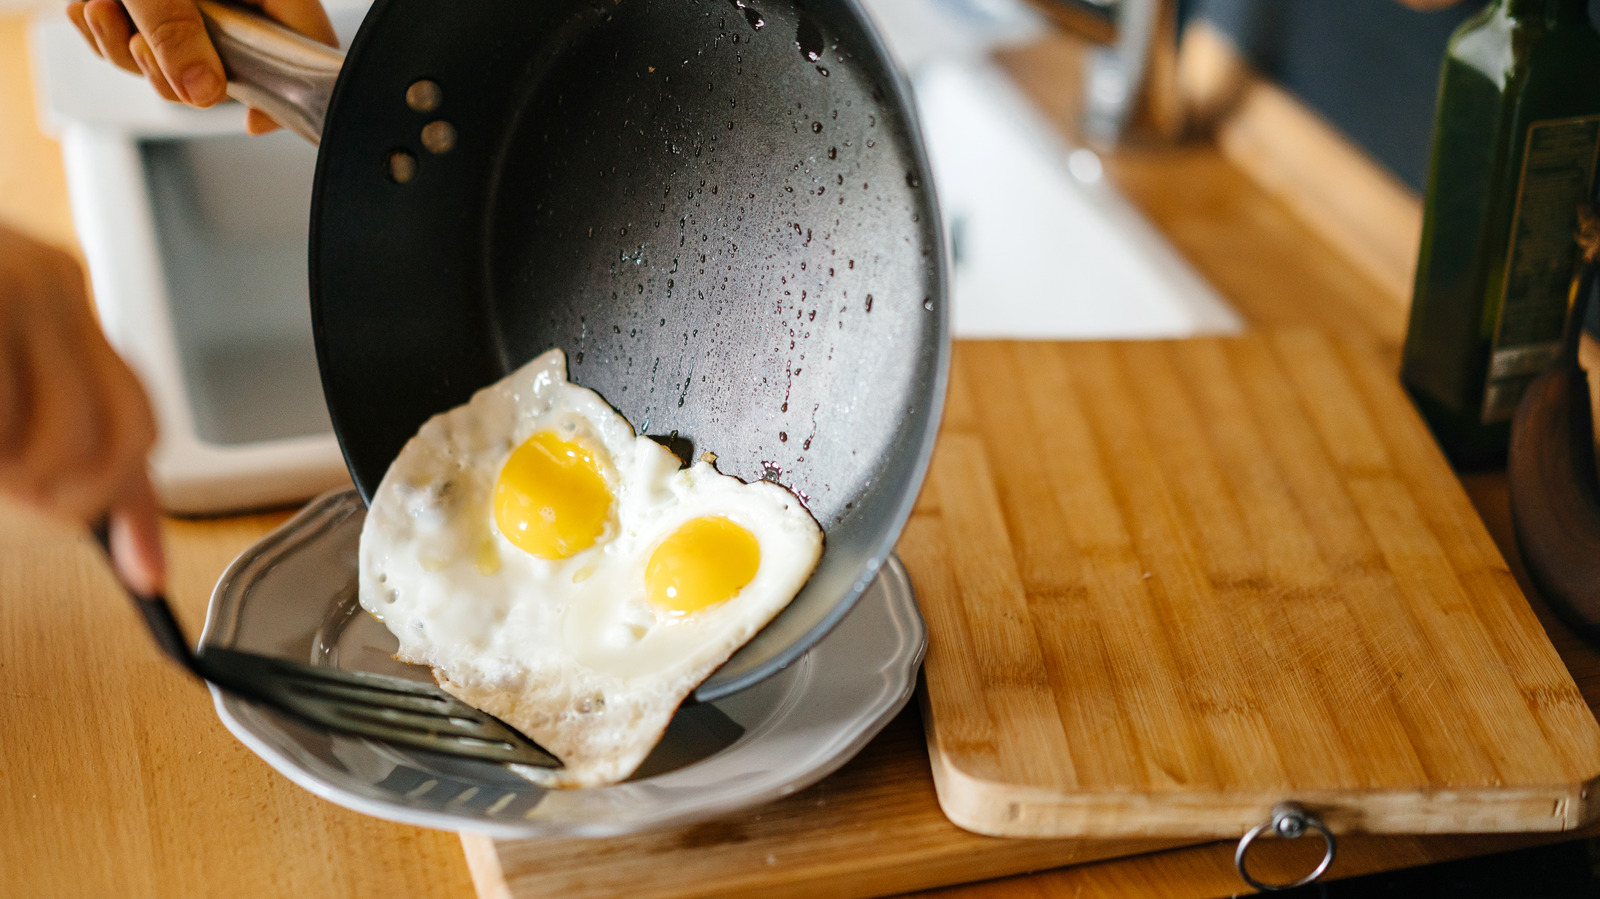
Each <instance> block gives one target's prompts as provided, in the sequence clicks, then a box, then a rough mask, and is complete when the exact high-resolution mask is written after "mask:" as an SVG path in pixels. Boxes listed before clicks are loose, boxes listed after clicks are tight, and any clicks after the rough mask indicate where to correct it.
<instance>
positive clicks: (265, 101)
mask: <svg viewBox="0 0 1600 899" xmlns="http://www.w3.org/2000/svg"><path fill="white" fill-rule="evenodd" d="M200 14H201V17H202V18H204V19H205V23H206V31H207V32H208V33H209V34H210V35H211V42H212V43H213V44H215V45H216V48H217V55H218V56H220V57H221V58H222V67H223V69H224V70H225V71H226V72H227V75H228V96H230V97H232V98H234V99H235V100H238V101H239V102H241V103H244V104H245V105H247V106H252V107H255V108H256V109H259V110H261V111H262V112H264V113H266V114H267V115H270V116H272V117H273V118H274V119H275V120H277V122H278V124H280V125H282V126H284V127H285V128H288V129H289V130H291V131H293V132H294V133H296V134H298V135H300V136H301V137H303V138H305V139H306V140H308V141H310V142H311V143H312V145H316V144H318V143H319V142H320V141H321V140H322V123H323V120H324V119H325V118H326V117H327V114H328V100H329V98H330V97H332V96H333V85H334V82H335V81H337V80H338V78H339V69H340V68H341V67H342V66H343V65H344V54H343V53H340V52H339V51H338V50H335V49H334V48H332V47H328V46H325V45H323V44H319V43H317V42H316V41H314V40H312V39H310V38H308V37H305V36H304V35H300V34H296V33H295V32H293V31H290V30H289V29H287V28H285V27H283V26H282V25H279V24H278V23H276V22H274V21H272V20H270V19H268V18H266V17H265V16H262V15H259V14H257V13H253V12H248V11H245V10H242V9H239V8H237V7H233V6H227V5H224V4H221V3H216V2H213V0H200Z"/></svg>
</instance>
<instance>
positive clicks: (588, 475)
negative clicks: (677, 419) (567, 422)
mask: <svg viewBox="0 0 1600 899" xmlns="http://www.w3.org/2000/svg"><path fill="white" fill-rule="evenodd" d="M493 503H494V520H495V524H496V525H498V526H499V527H500V533H502V534H504V535H505V536H506V539H507V540H510V541H511V542H512V544H514V545H515V546H517V547H518V548H519V549H522V550H523V551H525V552H528V553H531V554H533V555H535V556H538V557H539V558H541V559H565V558H567V557H569V556H571V555H573V554H575V553H578V552H581V551H583V550H585V549H587V548H589V547H590V546H593V545H594V541H595V538H597V537H599V536H600V532H601V531H603V530H605V527H606V519H607V518H609V517H610V516H611V490H610V488H608V487H607V486H606V481H605V478H604V477H602V476H601V474H600V463H599V461H598V460H597V459H595V455H594V453H592V452H590V451H589V450H588V449H587V448H585V447H584V446H583V445H582V444H579V443H573V442H570V441H567V440H562V439H561V437H560V436H558V435H557V434H556V433H555V432H554V431H540V432H539V433H537V434H534V435H533V436H532V437H529V438H528V440H527V442H525V443H523V444H522V445H521V446H519V447H517V449H516V452H513V453H512V454H511V458H510V459H507V460H506V464H505V467H504V468H501V469H500V477H499V478H498V479H497V480H496V481H495V484H494V499H493Z"/></svg>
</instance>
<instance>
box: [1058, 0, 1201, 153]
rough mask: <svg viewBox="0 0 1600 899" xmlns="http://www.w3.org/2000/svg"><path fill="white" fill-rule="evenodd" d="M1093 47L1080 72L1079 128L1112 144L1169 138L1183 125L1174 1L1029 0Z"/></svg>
mask: <svg viewBox="0 0 1600 899" xmlns="http://www.w3.org/2000/svg"><path fill="white" fill-rule="evenodd" d="M1034 2H1035V4H1036V5H1038V6H1040V7H1043V8H1044V9H1046V11H1047V12H1048V13H1050V16H1051V18H1052V19H1053V20H1054V21H1055V22H1056V23H1057V24H1059V25H1061V26H1062V27H1064V28H1065V29H1066V30H1068V31H1070V32H1073V33H1075V34H1077V35H1078V36H1080V37H1082V38H1084V39H1086V40H1088V41H1090V42H1091V43H1093V44H1095V45H1096V46H1095V47H1094V48H1093V50H1092V51H1091V52H1090V54H1089V58H1088V62H1087V70H1086V71H1085V72H1084V105H1083V121H1082V128H1083V135H1084V137H1085V138H1087V139H1088V140H1089V141H1090V142H1091V143H1095V144H1101V145H1116V144H1119V143H1122V142H1124V141H1125V140H1128V139H1130V138H1132V137H1133V136H1135V135H1138V136H1141V137H1154V138H1156V139H1160V140H1174V139H1176V138H1177V137H1178V136H1179V134H1180V133H1181V132H1182V130H1183V111H1182V105H1181V103H1180V102H1179V98H1178V91H1177V66H1178V21H1177V18H1178V10H1177V3H1176V0H1034Z"/></svg>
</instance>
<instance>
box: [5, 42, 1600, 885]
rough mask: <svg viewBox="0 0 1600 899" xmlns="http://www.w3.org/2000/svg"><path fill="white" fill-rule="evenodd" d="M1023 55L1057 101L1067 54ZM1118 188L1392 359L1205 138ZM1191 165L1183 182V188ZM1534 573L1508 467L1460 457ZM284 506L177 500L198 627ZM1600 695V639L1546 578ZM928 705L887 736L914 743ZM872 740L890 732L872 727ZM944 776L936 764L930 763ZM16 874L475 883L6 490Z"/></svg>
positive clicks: (35, 175) (47, 173)
mask: <svg viewBox="0 0 1600 899" xmlns="http://www.w3.org/2000/svg"><path fill="white" fill-rule="evenodd" d="M25 43H26V42H25V24H24V22H23V21H22V20H21V19H20V18H19V17H16V16H9V17H7V16H0V79H3V80H4V83H7V84H10V85H12V86H13V89H12V90H11V91H8V92H3V93H0V218H4V219H6V220H8V221H10V222H12V223H15V224H17V225H19V226H21V227H24V228H26V229H28V230H31V231H33V232H34V233H37V234H39V235H41V236H43V237H45V238H47V239H50V240H54V241H56V242H58V243H61V244H63V245H70V244H71V241H72V234H71V228H70V220H71V219H70V212H69V210H68V207H67V201H66V189H65V179H64V176H63V173H62V168H61V162H60V156H59V150H58V148H57V147H56V146H55V144H54V143H52V142H51V141H49V140H48V139H47V138H45V137H43V136H42V135H40V134H39V133H38V130H37V127H36V124H35V114H34V109H33V107H32V103H31V95H30V94H29V93H28V92H27V91H26V90H24V89H23V87H24V86H26V85H29V84H30V83H31V80H30V73H29V70H28V62H27V60H28V56H27V53H26V49H25ZM1007 64H1008V65H1009V66H1010V67H1011V69H1012V70H1013V72H1015V73H1016V74H1018V76H1019V78H1021V79H1022V80H1023V81H1024V82H1025V83H1028V84H1030V85H1031V86H1033V87H1034V88H1035V89H1036V95H1037V96H1039V97H1040V98H1041V99H1042V100H1043V101H1044V102H1046V103H1051V104H1053V103H1054V102H1055V101H1056V100H1058V99H1060V96H1061V91H1060V88H1059V86H1057V87H1055V88H1052V85H1057V84H1058V82H1056V81H1055V80H1053V79H1052V78H1051V77H1050V75H1051V73H1052V72H1054V71H1058V70H1059V67H1060V65H1061V57H1060V55H1059V53H1057V52H1056V50H1054V49H1052V48H1050V47H1042V48H1038V49H1036V50H1031V51H1024V52H1021V53H1017V54H1013V55H1012V56H1010V57H1009V58H1008V59H1007ZM1107 168H1108V171H1109V172H1110V173H1111V175H1112V177H1113V178H1114V179H1115V181H1116V182H1117V184H1118V185H1119V186H1120V187H1121V188H1122V189H1123V190H1124V192H1125V193H1126V194H1127V195H1128V196H1129V197H1130V198H1131V200H1132V201H1133V202H1134V203H1135V205H1137V206H1138V207H1139V208H1140V209H1141V210H1142V211H1143V212H1144V213H1145V214H1146V215H1147V216H1148V217H1149V218H1150V219H1151V220H1152V221H1153V222H1154V223H1155V224H1156V225H1157V226H1158V227H1159V228H1160V229H1161V230H1162V231H1163V232H1165V233H1166V234H1167V236H1168V237H1169V238H1170V239H1171V241H1172V242H1173V243H1174V245H1175V246H1176V247H1177V249H1178V250H1179V251H1180V252H1182V253H1183V254H1184V255H1185V256H1187V257H1188V258H1189V259H1190V260H1191V261H1192V262H1193V263H1194V264H1195V266H1196V267H1197V268H1198V269H1199V270H1200V272H1201V273H1202V274H1203V275H1204V276H1205V277H1207V278H1208V279H1210V281H1211V282H1212V283H1213V284H1214V285H1215V286H1216V287H1217V288H1218V289H1219V290H1220V291H1221V293H1222V294H1223V295H1225V296H1226V297H1227V298H1228V299H1229V301H1230V302H1232V303H1233V304H1234V306H1235V308H1237V309H1238V310H1239V311H1240V312H1241V313H1243V314H1244V315H1245V316H1246V317H1247V318H1248V319H1249V321H1250V322H1251V323H1252V324H1255V325H1262V326H1276V325H1308V324H1309V325H1314V326H1317V327H1320V328H1323V329H1326V330H1329V331H1332V332H1337V333H1339V334H1341V335H1344V336H1346V337H1351V338H1355V339H1357V340H1360V341H1364V342H1366V343H1368V344H1370V345H1371V346H1372V347H1373V348H1374V350H1375V351H1376V352H1378V353H1380V354H1384V355H1385V356H1388V357H1390V358H1395V357H1397V354H1398V345H1399V340H1400V337H1401V335H1402V333H1403V330H1404V299H1403V297H1396V296H1394V295H1393V291H1392V290H1389V291H1385V290H1384V289H1383V288H1382V287H1381V286H1379V285H1378V284H1376V283H1375V282H1374V280H1373V279H1372V278H1371V277H1370V276H1369V275H1368V274H1367V273H1364V272H1363V271H1362V270H1361V269H1360V268H1359V267H1357V266H1356V265H1354V264H1352V263H1351V262H1350V261H1348V259H1347V257H1345V256H1343V255H1341V254H1339V253H1337V252H1335V251H1334V250H1333V249H1331V248H1330V247H1329V246H1328V245H1327V244H1326V243H1325V242H1323V241H1322V240H1321V239H1319V237H1318V235H1317V234H1316V233H1314V232H1313V231H1312V230H1310V229H1309V228H1307V227H1306V226H1305V225H1304V224H1303V223H1302V221H1301V219H1299V218H1297V217H1296V216H1295V215H1294V214H1293V212H1292V211H1291V210H1290V209H1289V208H1288V207H1287V206H1286V205H1285V204H1284V203H1282V202H1280V201H1279V200H1278V199H1275V198H1274V197H1273V196H1270V195H1269V194H1267V193H1265V192H1264V191H1263V190H1262V189H1260V188H1259V187H1258V186H1257V184H1256V183H1255V182H1254V181H1252V180H1251V179H1249V178H1247V177H1246V176H1245V175H1243V174H1242V173H1241V172H1240V171H1239V170H1237V169H1236V168H1234V167H1233V166H1232V165H1230V164H1229V162H1228V161H1227V160H1226V159H1225V158H1224V157H1223V155H1222V153H1221V152H1219V150H1218V149H1217V148H1216V147H1215V146H1213V145H1210V144H1198V145H1190V146H1183V147H1177V148H1165V149H1160V150H1148V151H1128V152H1123V153H1119V154H1116V155H1113V156H1111V157H1108V159H1107ZM1179 185H1181V188H1182V189H1176V188H1177V187H1178V186H1179ZM1466 485H1467V488H1468V491H1469V493H1470V494H1471V496H1472V498H1473V501H1474V503H1475V504H1476V506H1477V508H1478V510H1479V512H1480V513H1481V514H1482V515H1483V517H1484V520H1485V521H1486V522H1487V523H1488V525H1489V528H1490V531H1491V533H1492V534H1493V535H1494V537H1495V539H1496V541H1497V543H1498V544H1499V545H1500V547H1501V548H1502V550H1503V551H1504V552H1505V553H1506V555H1507V556H1508V558H1509V559H1510V560H1511V563H1512V566H1513V569H1514V570H1515V571H1516V572H1517V573H1518V576H1519V579H1521V580H1522V581H1523V585H1524V589H1525V590H1529V591H1530V593H1531V589H1530V588H1528V586H1527V583H1526V578H1525V576H1524V575H1523V573H1522V571H1521V568H1520V566H1519V564H1518V563H1517V561H1516V558H1515V551H1514V547H1513V545H1512V542H1511V536H1510V527H1509V517H1508V512H1507V498H1506V491H1505V484H1504V479H1503V477H1501V476H1499V475H1494V474H1490V475H1480V476H1473V477H1470V478H1467V479H1466ZM285 517H287V513H286V512H274V513H268V514H260V515H249V516H238V517H231V518H224V519H213V520H172V521H169V522H167V526H166V537H167V541H168V547H169V553H170V556H171V562H172V589H171V599H172V600H173V603H174V605H175V607H176V610H177V612H178V615H179V617H180V618H181V619H182V621H183V623H184V624H185V626H186V627H187V628H189V629H190V631H191V632H193V633H198V631H199V628H200V625H201V623H202V621H203V618H204V614H205V607H206V603H207V600H208V598H209V595H210V592H211V588H212V585H213V584H214V583H215V581H216V579H217V577H218V575H219V574H220V572H221V571H222V569H223V568H224V567H225V566H226V564H227V563H228V562H229V561H230V560H231V559H232V558H233V557H234V555H236V554H237V553H238V552H239V551H241V550H242V549H244V548H245V547H246V546H249V545H250V544H251V543H253V542H255V541H256V540H257V539H259V538H260V537H261V536H262V535H264V534H265V533H266V532H268V531H269V530H271V529H272V528H273V527H275V526H276V525H277V524H279V523H280V522H281V521H282V520H284V518H285ZM1534 605H1535V609H1536V611H1538V613H1539V615H1540V618H1541V620H1542V621H1543V622H1544V624H1545V626H1546V628H1547V630H1548V631H1549V633H1550V636H1551V639H1552V640H1553V641H1554V643H1555V645H1556V647H1557V649H1558V650H1559V651H1560V653H1561V655H1562V657H1563V659H1564V661H1565V662H1566V664H1567V665H1568V667H1569V669H1570V670H1571V671H1572V673H1573V675H1574V677H1575V679H1576V680H1577V683H1578V686H1579V687H1580V689H1581V690H1582V691H1583V694H1584V696H1585V698H1586V699H1587V700H1588V702H1589V703H1590V706H1591V708H1595V707H1600V653H1596V652H1595V651H1594V650H1592V649H1590V648H1588V647H1586V646H1584V645H1583V644H1581V643H1580V642H1579V641H1577V639H1576V638H1575V637H1573V636H1572V635H1571V633H1570V632H1568V631H1567V630H1566V629H1565V628H1563V627H1562V626H1560V625H1559V624H1558V623H1555V622H1554V621H1553V620H1552V619H1551V617H1550V615H1549V614H1548V612H1547V610H1546V609H1545V608H1544V607H1543V605H1542V604H1541V603H1539V602H1538V601H1537V599H1535V600H1534ZM917 727H918V722H917V719H916V717H915V714H914V712H908V713H907V714H905V715H902V716H901V717H900V718H899V719H897V720H896V721H895V722H894V723H893V724H892V725H891V726H890V729H889V730H888V731H886V733H885V734H884V735H883V736H882V737H880V739H879V741H878V743H877V744H875V746H877V745H879V744H882V745H885V746H887V745H889V744H892V743H894V742H896V741H900V742H902V743H903V742H904V741H908V740H910V741H915V740H916V739H917V735H916V734H917ZM868 751H869V752H871V751H873V750H872V749H870V748H869V750H868ZM930 790H931V784H930ZM1560 838H1562V837H1561V836H1560V835H1494V836H1435V837H1416V838H1411V837H1386V838H1378V837H1356V836H1352V837H1346V838H1344V839H1343V840H1342V841H1341V852H1340V859H1339V863H1338V865H1337V867H1336V869H1335V873H1336V874H1338V875H1341V876H1348V875H1352V874H1357V873H1363V872H1367V871H1373V870H1383V869H1388V868H1394V867H1400V866H1407V865H1415V864H1422V863H1426V862H1430V861H1436V860H1442V859H1447V858H1454V857H1461V856H1465V855H1474V854H1481V853H1485V852H1491V851H1495V850H1500V849H1508V848H1513V847H1518V846H1525V845H1531V844H1534V843H1540V842H1549V841H1551V840H1553V839H1560ZM1232 848H1233V847H1232V844H1231V843H1229V844H1212V845H1207V846H1200V847H1195V848H1190V849H1184V850H1175V851H1169V852H1162V853H1155V854H1150V855H1143V856H1138V857H1134V858H1129V859H1121V860H1117V861H1112V862H1103V863H1098V864H1090V865H1082V866H1077V867H1071V868H1062V869H1057V870H1054V871H1050V872H1045V873H1042V874H1036V875H1031V876H1025V877H1015V878H1007V879H1003V880H996V881H990V882H987V883H982V884H976V885H969V886H963V887H954V888H949V889H945V890H939V891H934V892H930V893H924V894H919V895H927V896H934V895H937V896H943V897H1011V896H1035V897H1052V896H1069V895H1070V896H1077V895H1100V896H1143V895H1163V896H1175V897H1181V896H1193V897H1206V896H1218V895H1225V894H1230V893H1233V892H1236V891H1237V890H1239V889H1240V888H1241V887H1242V884H1241V883H1240V882H1239V880H1238V877H1237V875H1236V874H1235V873H1234V871H1233V866H1232ZM0 883H5V884H6V885H7V888H8V889H7V892H8V894H9V893H15V894H16V895H19V896H20V895H27V896H52V895H73V896H76V895H117V896H130V897H136V896H163V897H168V896H211V895H233V894H245V895H253V896H301V895H336V896H351V897H356V896H375V897H392V896H402V895H403V896H406V897H408V899H423V897H440V899H445V897H449V899H467V897H471V896H473V895H474V893H473V889H472V884H471V880H470V878H469V876H468V871H467V867H466V863H465V861H464V858H463V856H462V851H461V844H460V842H459V840H458V839H457V837H456V836H455V835H453V834H449V833H443V832H439V831H430V830H422V829H419V828H414V827H408V826H404V825H398V824H392V823H389V822H385V821H380V820H377V819H374V818H368V817H365V816H362V815H359V814H356V813H354V812H350V811H346V810H345V809H343V808H340V807H338V806H335V805H333V804H331V803H328V802H324V801H322V800H320V799H317V798H316V797H314V796H312V795H311V794H310V793H308V792H306V791H304V790H301V789H300V788H299V787H296V786H294V785H293V784H291V783H290V782H289V781H288V780H287V779H286V778H284V777H282V776H280V775H278V774H277V773H276V772H274V771H272V770H271V769H270V768H269V767H268V766H267V765H266V764H265V763H264V762H262V761H261V760H260V759H258V758H257V757H256V756H255V755H254V754H252V753H251V752H250V751H249V750H247V749H246V748H244V746H242V745H241V744H240V743H239V742H238V741H237V740H235V739H234V738H233V737H232V736H231V735H230V734H228V732H227V731H226V730H225V729H224V728H223V727H222V725H221V724H220V723H219V721H218V720H217V717H216V715H215V713H214V712H213V710H212V708H211V704H210V700H209V696H208V695H207V694H206V693H205V691H203V690H201V689H200V688H198V687H197V686H196V685H195V684H193V683H191V682H188V681H186V680H185V678H184V677H183V676H182V675H180V674H179V673H178V672H176V671H174V670H173V669H172V668H171V667H170V666H169V665H168V664H166V663H165V662H164V661H163V660H162V659H161V658H160V657H158V656H157V655H156V654H155V653H153V652H151V651H150V646H149V644H148V642H147V641H146V639H145V638H144V635H143V633H142V629H141V626H140V625H139V623H138V622H137V621H136V620H135V618H134V616H133V615H132V614H131V613H130V611H129V609H128V608H127V603H126V602H125V601H124V600H123V599H121V597H120V595H119V592H118V589H117V588H116V586H115V584H114V583H113V581H112V580H111V577H110V575H109V574H108V573H107V572H106V570H105V569H104V567H103V566H102V564H101V563H100V561H99V558H98V556H97V553H96V551H95V550H94V549H93V547H92V546H91V544H90V543H89V542H88V541H87V540H86V539H85V538H84V537H82V536H81V535H79V534H77V533H76V532H73V531H71V530H69V529H65V528H61V527H58V526H55V525H52V524H50V523H48V522H41V521H38V520H37V519H35V518H32V517H30V516H28V515H26V514H24V513H21V512H18V511H16V510H11V509H0Z"/></svg>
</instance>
